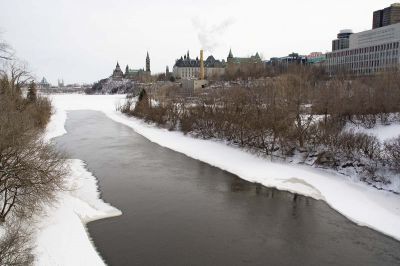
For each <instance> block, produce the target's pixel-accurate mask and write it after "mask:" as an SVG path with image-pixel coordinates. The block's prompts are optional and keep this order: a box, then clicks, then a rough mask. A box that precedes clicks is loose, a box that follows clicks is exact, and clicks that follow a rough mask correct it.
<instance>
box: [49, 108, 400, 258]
mask: <svg viewBox="0 0 400 266" xmlns="http://www.w3.org/2000/svg"><path fill="white" fill-rule="evenodd" d="M66 129H67V132H68V133H67V134H66V135H64V136H62V137H59V138H57V139H56V143H57V146H58V147H59V149H62V150H64V151H66V152H67V153H68V154H69V156H70V157H71V158H77V159H81V160H84V161H85V162H86V163H87V165H88V169H89V171H91V172H92V173H93V174H94V175H95V176H96V177H97V178H98V180H99V187H100V190H101V192H102V198H103V199H104V200H105V201H106V202H109V203H110V204H111V205H113V206H115V207H116V208H118V209H120V210H121V211H122V213H123V215H122V216H119V217H115V218H109V219H103V220H98V221H95V222H91V223H89V224H88V230H89V234H90V236H91V238H92V239H93V241H94V244H95V246H96V248H97V249H98V251H99V252H100V254H101V256H102V257H103V258H104V260H105V261H106V263H107V264H108V265H400V242H398V241H396V240H394V239H392V238H390V237H387V236H385V235H382V234H380V233H378V232H376V231H373V230H371V229H369V228H366V227H361V226H358V225H356V224H354V223H353V222H351V221H349V220H348V219H346V218H345V217H343V216H342V215H340V214H339V213H337V212H336V211H334V210H333V209H331V208H330V207H329V206H328V205H327V204H326V203H325V202H323V201H316V200H313V199H311V198H307V197H303V196H300V195H296V194H291V193H288V192H284V191H279V190H276V189H273V188H266V187H264V186H262V185H259V184H253V183H250V182H247V181H244V180H242V179H240V178H238V177H237V176H235V175H233V174H230V173H228V172H226V171H223V170H220V169H218V168H215V167H212V166H210V165H208V164H205V163H202V162H200V161H197V160H193V159H191V158H189V157H187V156H185V155H182V154H180V153H177V152H174V151H172V150H170V149H167V148H163V147H161V146H159V145H157V144H154V143H152V142H150V141H148V140H147V139H146V138H144V137H142V136H141V135H139V134H137V133H135V132H134V131H133V130H132V129H131V128H129V127H127V126H125V125H122V124H119V123H117V122H114V121H112V120H111V119H109V118H107V117H106V116H105V115H104V114H102V113H101V112H95V111H72V112H69V113H68V119H67V122H66ZM338 193H340V191H338Z"/></svg>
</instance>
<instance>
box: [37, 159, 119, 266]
mask: <svg viewBox="0 0 400 266" xmlns="http://www.w3.org/2000/svg"><path fill="white" fill-rule="evenodd" d="M69 163H70V165H71V174H70V178H69V179H68V185H67V186H68V188H70V189H71V191H65V192H61V193H60V194H59V195H58V198H59V199H58V202H59V203H58V204H56V205H55V206H49V207H48V208H47V216H46V219H44V220H43V221H42V222H41V224H40V225H39V228H38V232H39V233H38V236H37V241H36V245H37V246H36V249H35V254H36V255H37V256H36V262H35V263H36V265H40V266H56V265H60V266H66V265H71V266H72V265H82V266H83V265H105V263H104V262H103V260H102V259H101V257H100V256H99V254H98V253H97V252H96V250H95V249H94V247H93V245H92V242H91V240H90V238H89V236H88V234H87V232H86V228H85V223H87V222H90V221H93V220H97V219H102V218H106V217H112V216H118V215H120V214H121V212H120V211H118V210H117V209H115V208H113V207H111V206H110V205H108V204H106V203H104V202H103V201H102V200H101V199H99V192H98V190H97V181H96V178H95V177H94V176H93V175H92V174H91V173H90V172H88V171H87V170H86V169H85V165H84V163H83V162H82V161H81V160H77V159H73V160H70V161H69Z"/></svg>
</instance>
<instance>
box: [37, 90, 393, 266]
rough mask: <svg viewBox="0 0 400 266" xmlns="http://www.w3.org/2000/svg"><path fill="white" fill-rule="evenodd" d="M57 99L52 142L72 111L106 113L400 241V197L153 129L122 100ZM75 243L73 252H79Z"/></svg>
mask: <svg viewBox="0 0 400 266" xmlns="http://www.w3.org/2000/svg"><path fill="white" fill-rule="evenodd" d="M52 98H53V105H54V106H55V108H56V113H55V114H54V116H53V117H52V120H51V122H50V124H49V126H48V134H47V136H48V138H51V137H54V136H57V135H61V134H63V133H65V129H64V124H65V120H66V115H67V112H68V111H71V110H97V111H102V112H104V113H105V114H106V115H107V116H108V117H109V118H111V119H113V120H115V121H117V122H119V123H122V124H125V125H127V126H129V127H131V128H132V129H134V130H135V131H136V132H137V133H139V134H141V135H143V136H144V137H146V138H147V139H149V140H150V141H152V142H154V143H157V144H159V145H161V146H164V147H167V148H170V149H172V150H175V151H177V152H180V153H183V154H185V155H187V156H189V157H192V158H194V159H198V160H201V161H203V162H206V163H208V164H210V165H214V166H216V167H219V168H221V169H224V170H227V171H229V172H231V173H233V174H236V175H238V176H239V177H241V178H243V179H245V180H248V181H251V182H258V183H261V184H263V185H265V186H269V187H276V188H278V189H282V190H287V191H290V192H294V193H299V194H302V195H306V196H310V197H313V198H315V199H321V200H325V201H326V202H327V203H328V204H329V205H330V206H331V207H332V208H334V209H335V210H337V211H338V212H340V213H342V214H343V215H345V216H346V217H348V218H349V219H350V220H352V221H354V222H356V223H358V224H360V225H364V226H368V227H371V228H373V229H375V230H377V231H380V232H382V233H384V234H387V235H389V236H392V237H394V238H396V239H398V240H400V196H398V195H395V194H393V193H390V192H386V191H380V190H377V189H375V188H373V187H371V186H368V185H366V184H364V183H361V182H356V181H353V180H350V179H349V178H347V177H345V176H342V175H338V174H334V173H329V172H326V171H323V170H318V169H314V168H311V167H309V166H300V165H292V164H281V163H274V162H270V161H268V160H265V159H262V158H258V157H257V156H254V155H252V154H249V153H246V152H244V151H242V150H240V149H238V148H234V147H230V146H227V145H225V144H224V143H220V142H215V141H210V140H202V139H195V138H192V137H189V136H184V135H183V134H182V133H180V132H171V131H168V130H165V129H160V128H157V127H155V126H152V125H148V124H146V123H144V122H142V121H141V120H138V119H135V118H130V117H126V116H125V115H123V114H121V113H118V112H116V111H115V107H116V105H117V104H118V103H120V102H121V101H123V100H124V96H122V95H106V96H101V95H96V96H87V95H54V96H52ZM84 221H85V219H83V222H84ZM80 232H81V231H80ZM55 234H56V233H55ZM71 241H72V240H71ZM72 243H73V242H70V243H69V245H68V248H70V247H71V246H73V244H72ZM41 265H43V264H41ZM59 265H68V264H59ZM86 265H89V264H86ZM93 265H95V264H93Z"/></svg>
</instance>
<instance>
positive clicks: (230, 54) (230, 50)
mask: <svg viewBox="0 0 400 266" xmlns="http://www.w3.org/2000/svg"><path fill="white" fill-rule="evenodd" d="M228 58H233V54H232V49H229V55H228Z"/></svg>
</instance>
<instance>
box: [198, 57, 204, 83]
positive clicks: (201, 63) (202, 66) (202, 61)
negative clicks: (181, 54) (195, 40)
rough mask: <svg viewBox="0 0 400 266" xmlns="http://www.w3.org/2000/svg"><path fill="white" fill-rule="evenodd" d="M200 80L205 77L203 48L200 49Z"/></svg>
mask: <svg viewBox="0 0 400 266" xmlns="http://www.w3.org/2000/svg"><path fill="white" fill-rule="evenodd" d="M199 78H200V80H203V79H204V59H203V50H200V77H199Z"/></svg>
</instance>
